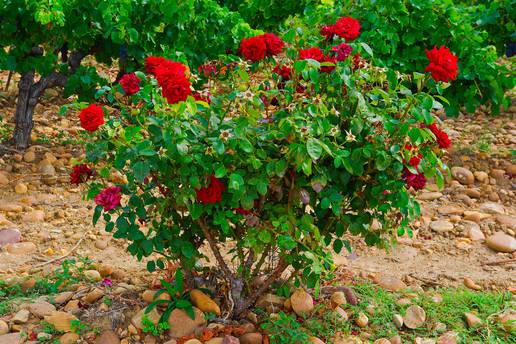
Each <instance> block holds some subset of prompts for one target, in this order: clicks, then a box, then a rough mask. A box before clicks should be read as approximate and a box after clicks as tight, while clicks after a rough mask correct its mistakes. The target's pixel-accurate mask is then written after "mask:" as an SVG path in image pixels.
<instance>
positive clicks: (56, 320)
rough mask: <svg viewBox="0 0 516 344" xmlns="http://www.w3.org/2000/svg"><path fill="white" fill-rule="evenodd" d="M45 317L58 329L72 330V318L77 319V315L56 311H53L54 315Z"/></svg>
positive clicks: (63, 330)
mask: <svg viewBox="0 0 516 344" xmlns="http://www.w3.org/2000/svg"><path fill="white" fill-rule="evenodd" d="M44 319H45V321H46V322H48V323H49V324H51V325H53V326H54V327H55V329H56V330H58V331H62V332H70V331H71V330H72V325H71V323H70V322H71V321H72V320H77V317H75V316H74V315H72V314H69V313H66V312H60V311H56V312H54V313H52V315H48V316H46V317H45V318H44Z"/></svg>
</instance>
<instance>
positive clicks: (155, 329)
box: [142, 314, 170, 336]
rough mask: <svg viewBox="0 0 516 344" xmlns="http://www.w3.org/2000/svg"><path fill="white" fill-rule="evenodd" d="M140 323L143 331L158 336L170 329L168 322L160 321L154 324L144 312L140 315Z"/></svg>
mask: <svg viewBox="0 0 516 344" xmlns="http://www.w3.org/2000/svg"><path fill="white" fill-rule="evenodd" d="M142 325H143V332H145V333H149V334H151V335H153V336H159V335H161V334H163V333H164V332H165V331H167V330H168V329H170V325H169V324H168V322H163V321H160V322H158V323H157V324H154V323H153V322H152V320H150V319H149V318H148V317H147V315H145V314H144V315H143V317H142Z"/></svg>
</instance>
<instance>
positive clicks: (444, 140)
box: [425, 123, 451, 149]
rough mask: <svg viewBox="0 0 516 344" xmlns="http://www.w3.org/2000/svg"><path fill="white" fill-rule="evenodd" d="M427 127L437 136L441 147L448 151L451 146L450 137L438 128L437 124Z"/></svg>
mask: <svg viewBox="0 0 516 344" xmlns="http://www.w3.org/2000/svg"><path fill="white" fill-rule="evenodd" d="M425 127H426V128H428V129H430V131H431V132H432V133H433V134H434V135H435V139H436V142H437V144H438V145H439V147H441V148H443V149H447V148H449V147H450V146H451V140H450V138H449V137H448V134H446V133H445V132H444V131H442V130H441V129H439V128H437V125H436V124H435V123H432V124H430V125H426V126H425Z"/></svg>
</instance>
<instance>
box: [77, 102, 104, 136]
mask: <svg viewBox="0 0 516 344" xmlns="http://www.w3.org/2000/svg"><path fill="white" fill-rule="evenodd" d="M79 119H80V120H81V127H83V128H84V129H86V130H87V131H89V132H90V133H92V132H94V131H95V130H97V129H98V128H99V127H100V126H101V125H102V124H104V109H103V108H102V107H101V106H98V105H96V104H90V105H88V107H85V108H84V109H82V110H81V112H80V114H79Z"/></svg>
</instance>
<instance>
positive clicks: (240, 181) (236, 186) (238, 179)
mask: <svg viewBox="0 0 516 344" xmlns="http://www.w3.org/2000/svg"><path fill="white" fill-rule="evenodd" d="M243 186H244V178H242V176H241V175H239V174H238V173H231V175H230V176H229V188H230V189H232V190H235V191H238V190H240V188H241V187H243Z"/></svg>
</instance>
